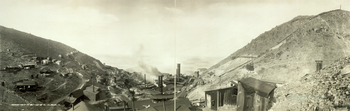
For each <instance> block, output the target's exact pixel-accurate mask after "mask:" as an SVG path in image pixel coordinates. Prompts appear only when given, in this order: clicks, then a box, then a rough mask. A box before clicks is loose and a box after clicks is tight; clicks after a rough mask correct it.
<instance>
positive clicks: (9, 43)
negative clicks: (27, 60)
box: [0, 26, 102, 65]
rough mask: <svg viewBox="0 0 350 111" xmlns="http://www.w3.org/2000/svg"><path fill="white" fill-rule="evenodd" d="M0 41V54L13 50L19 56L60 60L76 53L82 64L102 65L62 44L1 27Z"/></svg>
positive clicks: (76, 57)
mask: <svg viewBox="0 0 350 111" xmlns="http://www.w3.org/2000/svg"><path fill="white" fill-rule="evenodd" d="M0 40H1V41H0V42H1V48H0V52H4V51H6V50H11V51H13V52H16V53H15V54H18V55H23V54H35V55H36V56H38V57H50V58H52V59H60V57H59V55H60V56H61V57H63V58H67V57H68V56H69V55H71V54H73V53H74V54H75V56H74V58H75V59H76V60H77V61H78V62H79V63H80V64H95V62H93V61H97V62H98V64H99V65H102V63H101V62H100V61H99V60H97V59H95V58H93V57H91V56H88V55H86V54H84V53H81V52H79V51H77V50H76V49H74V48H72V47H70V46H67V45H65V44H62V43H60V42H56V41H53V40H49V39H45V38H41V37H37V36H35V35H32V34H29V33H25V32H21V31H18V30H15V29H10V28H6V27H4V26H0Z"/></svg>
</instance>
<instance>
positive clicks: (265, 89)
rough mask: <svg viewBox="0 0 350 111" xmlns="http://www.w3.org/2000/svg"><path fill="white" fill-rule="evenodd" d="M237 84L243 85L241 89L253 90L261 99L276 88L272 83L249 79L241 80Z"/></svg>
mask: <svg viewBox="0 0 350 111" xmlns="http://www.w3.org/2000/svg"><path fill="white" fill-rule="evenodd" d="M239 82H241V83H242V84H243V87H249V88H253V89H254V90H256V91H257V92H258V94H259V95H260V96H263V97H267V96H268V95H269V94H270V92H271V91H272V90H274V89H275V88H276V84H274V83H271V82H265V81H261V80H258V79H255V78H251V77H249V78H245V79H242V80H240V81H239Z"/></svg>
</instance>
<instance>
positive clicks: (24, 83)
mask: <svg viewBox="0 0 350 111" xmlns="http://www.w3.org/2000/svg"><path fill="white" fill-rule="evenodd" d="M16 85H17V86H21V85H28V86H35V85H36V82H35V81H23V82H20V83H17V84H16Z"/></svg>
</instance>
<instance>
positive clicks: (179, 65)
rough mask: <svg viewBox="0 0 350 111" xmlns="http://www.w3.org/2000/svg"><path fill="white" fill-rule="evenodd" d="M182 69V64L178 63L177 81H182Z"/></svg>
mask: <svg viewBox="0 0 350 111" xmlns="http://www.w3.org/2000/svg"><path fill="white" fill-rule="evenodd" d="M180 68H181V64H180V63H178V64H177V69H176V81H179V80H180V73H181V70H180Z"/></svg>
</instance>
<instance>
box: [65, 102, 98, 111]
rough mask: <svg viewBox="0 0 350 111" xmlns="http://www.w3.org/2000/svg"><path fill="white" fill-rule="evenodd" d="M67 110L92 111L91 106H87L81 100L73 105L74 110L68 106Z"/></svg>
mask: <svg viewBox="0 0 350 111" xmlns="http://www.w3.org/2000/svg"><path fill="white" fill-rule="evenodd" d="M68 111H93V110H91V108H89V107H87V106H86V103H85V102H83V101H82V102H80V103H78V104H77V105H75V106H74V110H73V108H70V109H69V110H68Z"/></svg>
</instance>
